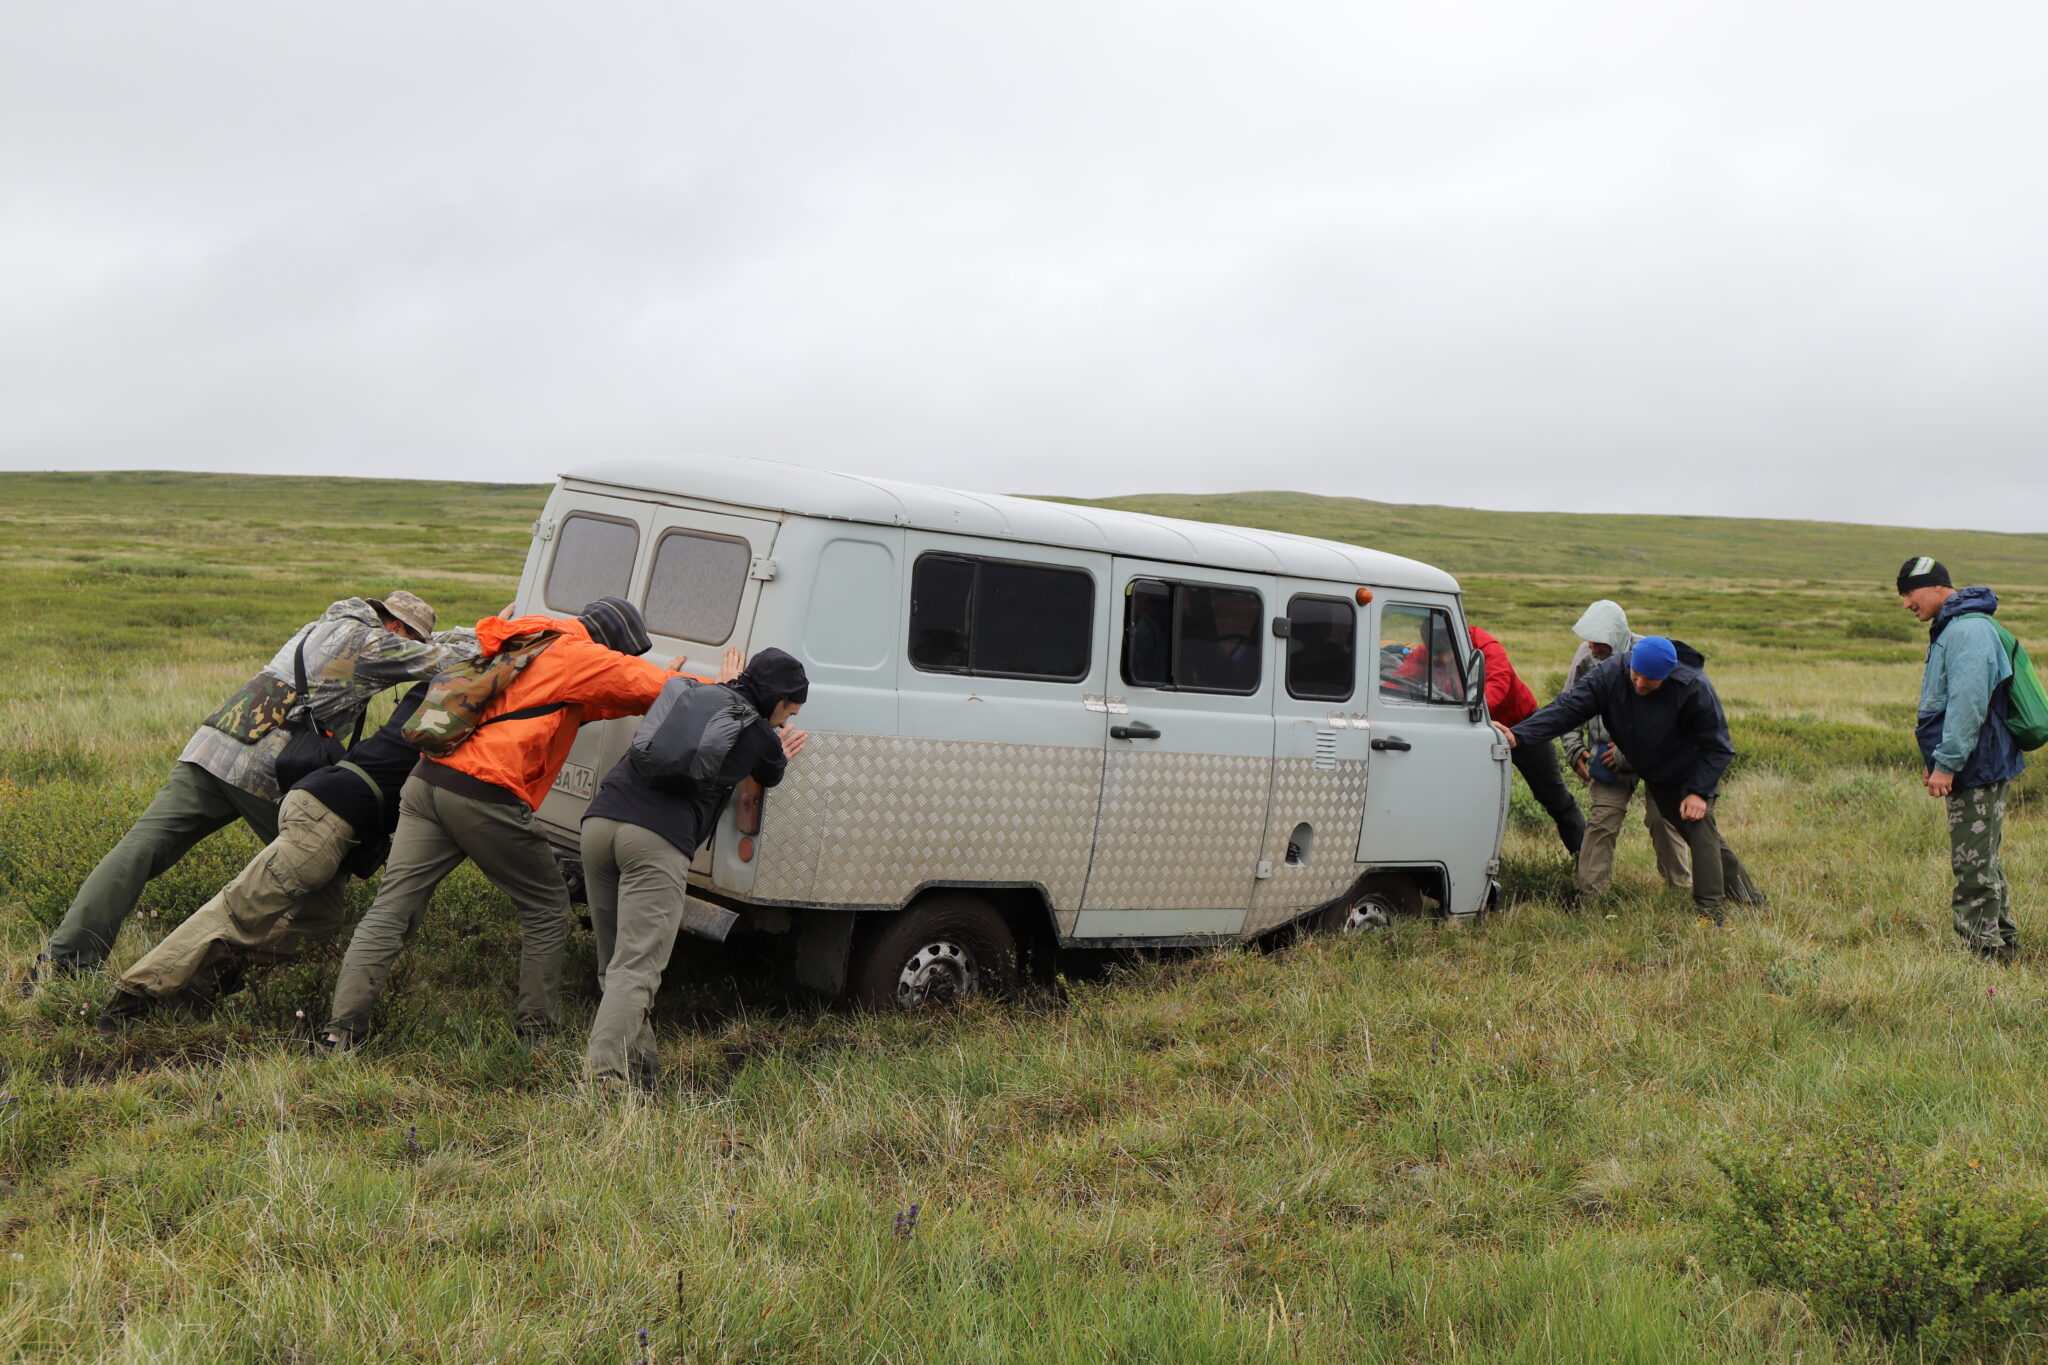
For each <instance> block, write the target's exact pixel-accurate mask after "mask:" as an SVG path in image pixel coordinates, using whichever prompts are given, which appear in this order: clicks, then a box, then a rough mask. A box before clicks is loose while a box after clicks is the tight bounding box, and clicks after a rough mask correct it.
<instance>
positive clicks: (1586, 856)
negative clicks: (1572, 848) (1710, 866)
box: [1579, 777, 1692, 896]
mask: <svg viewBox="0 0 2048 1365" xmlns="http://www.w3.org/2000/svg"><path fill="white" fill-rule="evenodd" d="M1635 794H1636V779H1635V778H1633V777H1631V778H1629V779H1628V780H1627V781H1625V782H1599V781H1588V782H1587V783H1586V842H1585V843H1583V844H1581V845H1580V846H1579V894H1580V895H1582V896H1597V895H1599V894H1600V893H1601V892H1603V891H1605V890H1606V889H1607V883H1608V881H1609V880H1610V879H1611V878H1612V877H1613V876H1614V847H1615V845H1616V844H1617V843H1619V842H1620V841H1621V826H1622V822H1623V821H1624V820H1626V819H1628V804H1629V802H1630V801H1632V800H1634V799H1635ZM1643 824H1644V825H1645V826H1647V827H1648V829H1649V831H1650V846H1651V847H1652V848H1654V849H1656V850H1657V874H1658V875H1659V876H1661V877H1662V878H1663V879H1664V885H1666V886H1668V887H1671V888H1672V889H1673V890H1677V891H1683V890H1685V889H1686V888H1688V887H1690V886H1691V885H1692V869H1691V868H1690V867H1688V866H1687V864H1686V844H1685V836H1684V835H1682V834H1680V833H1679V832H1678V831H1677V830H1675V829H1673V828H1672V827H1671V822H1670V821H1668V820H1666V819H1665V818H1664V813H1663V812H1662V811H1660V810H1658V809H1657V803H1656V802H1655V801H1652V800H1649V799H1648V798H1647V797H1645V799H1644V801H1643Z"/></svg>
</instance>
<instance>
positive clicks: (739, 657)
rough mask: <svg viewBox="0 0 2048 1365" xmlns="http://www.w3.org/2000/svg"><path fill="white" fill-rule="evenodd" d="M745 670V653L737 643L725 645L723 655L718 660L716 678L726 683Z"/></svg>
mask: <svg viewBox="0 0 2048 1365" xmlns="http://www.w3.org/2000/svg"><path fill="white" fill-rule="evenodd" d="M746 671H747V656H746V654H745V653H743V652H742V651H741V649H740V647H739V646H738V645H727V646H726V647H725V657H724V658H723V659H722V660H720V661H719V669H718V680H719V681H720V682H722V683H728V682H731V681H732V680H733V679H734V678H737V677H738V676H739V675H740V674H742V673H744V672H746Z"/></svg>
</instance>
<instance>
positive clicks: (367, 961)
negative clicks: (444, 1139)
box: [327, 777, 569, 1038]
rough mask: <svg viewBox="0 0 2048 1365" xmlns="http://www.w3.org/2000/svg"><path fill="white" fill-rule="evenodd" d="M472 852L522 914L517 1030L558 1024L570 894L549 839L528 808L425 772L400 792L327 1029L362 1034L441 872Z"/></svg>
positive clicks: (479, 867)
mask: <svg viewBox="0 0 2048 1365" xmlns="http://www.w3.org/2000/svg"><path fill="white" fill-rule="evenodd" d="M464 859H468V860H470V861H472V862H474V863H475V864H476V865H477V870H478V871H480V872H482V873H483V874H484V876H486V877H488V878H490V881H491V884H492V885H493V886H495V887H497V888H498V889H499V890H500V891H502V892H504V893H505V894H506V895H507V896H510V897H511V898H512V904H513V906H514V907H515V908H516V909H517V910H518V912H519V1027H520V1029H521V1030H522V1031H546V1030H550V1029H553V1028H554V1027H555V1026H556V1024H557V1023H558V1022H560V1018H561V999H562V954H563V952H564V950H565V949H566V948H567V946H568V943H569V891H568V888H567V887H565V886H564V885H563V884H562V870H561V868H559V867H557V866H556V865H555V855H554V854H553V852H552V851H550V849H549V847H548V841H547V838H546V836H544V835H543V834H541V832H540V831H539V830H537V829H535V828H534V827H533V812H532V811H530V810H528V809H527V808H526V807H525V806H524V805H505V804H502V803H499V802H496V801H479V800H478V799H477V798H475V797H473V796H464V795H462V794H460V793H458V792H452V791H449V790H447V789H446V788H445V787H436V786H434V785H433V784H431V783H429V782H427V781H425V780H424V779H422V778H418V777H409V778H407V779H406V781H405V788H404V790H403V791H401V792H400V793H399V799H398V830H397V832H396V833H394V834H393V835H392V836H391V856H390V857H389V858H388V859H386V860H385V863H384V876H383V880H382V881H380V882H379V883H378V885H377V899H376V900H375V901H374V902H372V903H371V905H370V908H369V909H368V910H366V911H364V912H363V918H362V920H361V921H360V922H358V923H357V925H356V932H355V936H354V937H353V938H351V939H350V940H349V944H348V954H347V956H345V957H344V958H343V959H342V963H341V975H340V976H339V977H338V978H336V980H335V983H334V1004H333V1008H332V1010H331V1012H330V1017H329V1019H328V1021H327V1028H329V1029H333V1030H340V1031H343V1032H346V1033H348V1034H350V1035H351V1036H353V1037H357V1038H360V1037H362V1036H363V1035H364V1034H365V1033H367V1032H368V1031H369V1027H370V1011H371V1010H372V1009H373V1008H374V1007H375V1006H376V1004H377V997H378V996H380V995H382V994H383V992H384V983H385V981H386V980H388V979H389V978H390V976H391V969H392V967H393V966H395V965H396V964H397V962H398V955H399V954H400V953H401V952H403V951H404V950H405V945H406V944H408V943H410V942H412V938H413V935H414V934H416V933H418V932H419V928H420V921H421V920H422V919H423V918H425V916H426V913H427V903H428V902H429V901H431V900H432V899H433V898H434V888H435V887H437V886H439V885H440V884H441V880H442V878H444V877H446V876H447V875H448V874H449V873H450V872H453V871H454V870H455V869H456V868H457V867H459V866H461V865H462V862H463V860H464Z"/></svg>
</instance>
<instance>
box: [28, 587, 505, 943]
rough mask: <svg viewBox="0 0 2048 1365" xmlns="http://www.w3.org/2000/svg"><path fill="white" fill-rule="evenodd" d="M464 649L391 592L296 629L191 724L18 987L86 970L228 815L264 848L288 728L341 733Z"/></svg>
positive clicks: (467, 644) (464, 639)
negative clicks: (373, 705) (376, 701)
mask: <svg viewBox="0 0 2048 1365" xmlns="http://www.w3.org/2000/svg"><path fill="white" fill-rule="evenodd" d="M475 647H476V646H475V640H474V637H473V636H472V635H471V633H470V632H469V631H468V630H467V629H461V630H452V631H446V632H443V633H441V634H438V635H437V634H435V633H434V609H433V608H432V607H430V606H428V605H427V604H426V603H425V602H424V601H422V600H420V599H419V598H418V597H416V596H414V595H413V594H412V593H409V592H405V591H402V590H401V591H398V592H393V593H387V594H386V595H385V596H384V597H382V598H375V597H350V598H345V599H343V600H342V601H339V602H336V603H334V604H333V605H332V606H330V607H328V608H327V610H326V611H324V612H322V613H321V614H320V617H319V619H318V620H315V621H311V622H309V623H307V624H306V625H304V626H301V627H300V628H299V629H298V630H297V631H296V632H295V633H294V634H293V635H292V638H291V639H289V640H287V641H286V642H285V643H284V645H283V646H282V647H280V648H279V649H278V651H277V652H276V653H275V654H274V655H272V656H271V659H270V662H269V663H267V664H265V665H264V666H263V668H262V670H261V671H260V672H258V673H257V674H256V676H255V677H253V678H251V679H250V680H249V681H248V682H246V683H244V684H243V685H242V686H241V687H240V688H239V689H238V690H237V691H236V692H235V694H234V695H233V696H231V697H229V698H228V699H227V700H226V701H225V702H222V703H221V705H220V706H219V708H218V709H216V710H215V711H214V712H213V714H212V715H210V716H208V717H207V718H206V719H205V720H203V721H201V722H200V725H199V728H198V729H197V730H196V731H194V732H193V734H192V738H191V740H190V741H189V742H188V743H187V744H186V745H185V751H184V752H183V753H181V754H179V755H178V761H177V763H176V764H175V765H174V766H173V767H172V768H171V773H170V777H169V778H168V779H166V781H165V782H164V785H163V790H161V791H159V792H158V793H157V794H156V798H155V799H154V800H153V801H151V802H150V803H149V809H147V810H145V811H144V812H143V813H142V817H141V818H140V819H138V820H137V821H136V822H135V824H134V826H133V827H132V828H131V829H130V830H129V831H128V833H127V834H126V835H124V836H123V837H122V839H121V842H120V843H118V844H116V845H115V846H114V848H113V850H112V851H111V852H109V853H108V854H107V855H106V856H105V857H104V858H102V859H100V862H99V866H97V867H95V868H94V869H93V870H92V875H90V876H88V877H87V878H86V879H85V884H84V885H82V886H80V887H79V888H78V894H77V895H76V896H75V897H74V898H73V899H72V902H71V908H70V909H69V910H67V911H66V912H65V914H64V920H63V922H62V923H61V924H59V925H58V926H57V930H56V932H55V933H53V934H51V935H50V941H49V944H48V946H47V947H45V948H44V950H43V953H42V955H41V957H39V958H38V959H37V966H36V967H35V968H32V969H31V975H30V981H31V982H33V981H34V980H35V979H36V974H37V973H38V972H58V973H67V974H68V973H71V972H80V971H89V970H92V969H94V968H96V967H98V966H99V965H100V964H101V963H102V962H103V961H105V960H106V956H107V953H108V951H109V950H111V949H112V947H113V945H114V937H115V935H116V934H118V933H119V932H120V930H121V925H122V923H123V922H124V921H125V920H126V919H127V918H128V916H129V915H131V914H133V913H134V912H135V903H136V901H137V900H139V899H140V898H141V896H142V891H143V888H144V887H146V886H147V885H148V884H149V883H150V882H151V881H152V880H154V879H155V878H157V877H160V876H162V875H163V874H164V873H165V872H167V871H168V870H170V868H171V867H172V866H173V865H174V864H176V863H177V861H178V860H179V859H180V858H183V857H184V856H185V854H186V853H187V852H189V851H190V850H191V848H192V846H193V845H194V844H197V843H198V842H199V841H200V840H201V839H204V838H205V837H206V836H207V835H209V834H212V833H214V832H215V831H217V830H221V829H225V828H226V827H227V826H229V825H231V824H233V823H234V822H235V821H236V820H237V819H240V820H241V821H243V822H244V823H245V824H247V825H248V826H249V828H251V829H253V830H254V831H256V834H257V837H259V838H260V839H262V840H263V841H264V842H265V843H266V844H268V843H270V842H272V841H274V840H275V839H276V838H277V834H278V802H279V801H280V800H281V799H282V797H283V795H284V793H283V792H282V791H281V790H280V788H279V783H278V779H277V760H278V757H279V755H280V754H281V753H282V752H283V751H284V748H285V745H286V744H287V742H289V740H290V739H291V737H292V734H293V733H294V726H295V725H303V724H305V723H306V722H307V721H310V722H311V723H312V724H314V725H318V726H319V727H321V728H322V730H324V731H327V732H330V733H332V732H339V731H342V730H345V729H347V728H348V727H350V726H352V725H355V724H357V723H359V722H360V720H361V717H362V714H363V708H365V707H366V706H368V705H369V704H370V699H371V698H372V697H374V696H376V695H377V694H378V693H379V692H382V691H383V690H384V689H385V688H387V687H393V686H396V685H397V684H399V683H404V682H417V681H419V680H421V679H424V678H431V677H433V676H434V675H435V674H436V673H438V672H440V671H441V670H442V669H444V668H447V667H449V666H450V665H452V664H455V663H458V662H460V661H461V660H462V659H464V658H466V657H468V656H469V654H470V653H471V652H473V651H474V649H475ZM302 679H303V680H304V688H303V691H302V689H301V686H300V683H301V680H302ZM308 895H309V896H310V897H311V898H313V899H316V900H318V899H322V898H328V897H331V898H332V899H333V902H334V903H333V904H332V905H322V906H320V907H318V908H317V913H320V914H328V913H332V914H336V915H338V914H339V913H340V910H341V907H340V897H341V887H340V886H339V885H334V886H331V887H330V886H323V887H320V888H316V889H313V890H311V891H309V892H308Z"/></svg>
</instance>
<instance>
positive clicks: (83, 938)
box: [44, 762, 341, 971]
mask: <svg viewBox="0 0 2048 1365" xmlns="http://www.w3.org/2000/svg"><path fill="white" fill-rule="evenodd" d="M237 820H241V821H243V822H245V823H246V824H247V825H248V826H249V828H250V829H253V830H255V831H256V837H257V838H259V839H261V840H262V841H263V842H264V843H266V844H267V843H269V842H271V841H272V840H274V839H275V838H277V803H276V802H274V801H266V800H264V799H263V798H262V797H260V796H254V795H251V794H250V793H248V792H245V791H243V790H242V789H241V788H239V787H235V786H230V785H229V784H228V783H226V782H223V781H221V780H220V779H219V778H217V777H215V776H214V775H213V774H212V773H210V772H208V771H206V769H204V768H202V767H200V766H199V765H198V764H197V763H185V762H179V763H175V764H173V765H172V766H171V772H170V776H169V777H167V778H166V779H165V780H164V785H163V789H162V790H161V791H159V792H158V793H157V794H156V799H154V800H153V801H151V802H150V803H149V809H147V810H145V811H143V812H142V815H141V816H140V818H138V819H137V820H136V822H135V824H134V825H133V826H132V827H131V828H130V829H129V831H128V832H127V833H126V834H124V835H123V836H121V842H120V843H118V844H116V845H114V847H113V848H112V849H111V850H109V851H108V853H107V856H106V857H104V858H102V859H100V861H99V865H98V866H97V867H95V868H93V870H92V874H91V875H90V876H88V877H87V878H86V879H85V882H84V884H83V885H82V886H80V887H79V888H78V894H77V895H76V896H75V897H73V898H72V901H71V908H70V909H69V910H67V911H65V913H64V922H63V923H62V924H59V925H58V926H57V931H56V932H55V933H53V934H51V935H50V943H49V946H48V948H46V949H45V950H44V951H45V952H46V953H47V954H48V955H49V956H50V957H51V958H52V959H53V960H56V961H59V962H68V963H70V964H71V965H72V966H74V967H76V968H78V969H79V970H81V971H83V970H87V969H90V968H94V967H98V966H99V965H100V963H101V962H103V961H105V960H106V956H107V953H108V951H109V950H111V949H112V948H113V946H114V936H115V935H116V934H118V933H120V932H121V925H122V924H123V923H124V922H126V920H127V918H128V917H129V916H130V915H132V914H134V913H135V902H136V901H138V900H140V899H141V898H142V890H143V888H144V887H146V886H148V885H149V883H150V882H151V881H152V880H154V879H155V878H157V877H161V876H162V875H163V874H164V873H165V872H166V871H168V870H169V869H170V867H171V865H172V864H174V863H176V862H177V861H178V860H179V859H180V858H182V857H184V856H185V855H186V854H187V853H189V852H190V851H191V850H192V846H193V845H194V844H196V843H198V842H199V841H200V840H201V839H204V838H205V837H206V836H207V835H209V834H212V833H214V832H215V831H217V830H223V829H226V828H227V827H228V826H229V825H232V824H233V823H235V821H237ZM315 894H316V895H317V894H325V893H322V892H316V893H315ZM334 897H335V910H336V912H337V913H338V912H339V910H340V906H341V888H339V887H336V888H335V889H334Z"/></svg>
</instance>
